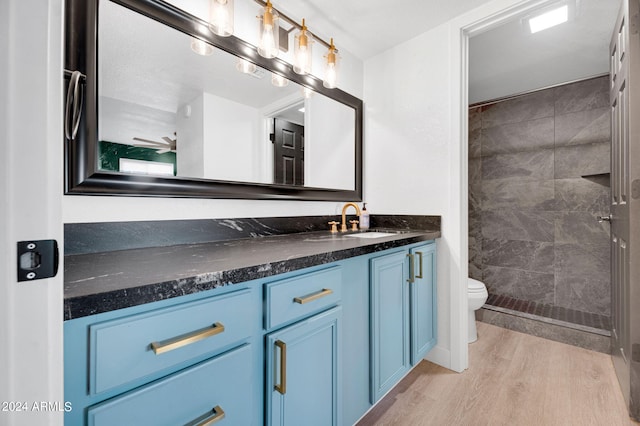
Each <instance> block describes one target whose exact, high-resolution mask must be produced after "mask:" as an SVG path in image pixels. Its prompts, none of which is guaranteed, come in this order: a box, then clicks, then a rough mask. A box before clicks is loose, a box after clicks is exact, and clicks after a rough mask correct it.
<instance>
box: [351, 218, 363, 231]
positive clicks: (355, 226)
mask: <svg viewBox="0 0 640 426" xmlns="http://www.w3.org/2000/svg"><path fill="white" fill-rule="evenodd" d="M349 223H350V224H351V230H352V231H357V230H358V224H359V223H360V222H358V221H357V220H350V221H349Z"/></svg>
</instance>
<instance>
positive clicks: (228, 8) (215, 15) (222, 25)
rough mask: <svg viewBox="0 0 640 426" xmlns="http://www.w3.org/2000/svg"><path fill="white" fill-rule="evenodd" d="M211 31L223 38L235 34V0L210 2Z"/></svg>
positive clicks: (214, 0) (211, 0) (213, 0)
mask: <svg viewBox="0 0 640 426" xmlns="http://www.w3.org/2000/svg"><path fill="white" fill-rule="evenodd" d="M209 29H210V30H211V32H212V33H214V34H217V35H219V36H222V37H228V36H230V35H232V34H233V0H209Z"/></svg>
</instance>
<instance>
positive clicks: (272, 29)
mask: <svg viewBox="0 0 640 426" xmlns="http://www.w3.org/2000/svg"><path fill="white" fill-rule="evenodd" d="M258 19H260V41H259V43H258V53H259V54H260V56H262V57H264V58H275V57H276V56H278V53H279V51H280V26H279V16H278V13H277V12H276V11H275V10H274V9H273V6H272V5H271V1H269V0H267V4H266V5H265V7H264V9H263V11H262V14H261V15H260V16H258Z"/></svg>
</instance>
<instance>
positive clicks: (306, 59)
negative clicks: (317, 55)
mask: <svg viewBox="0 0 640 426" xmlns="http://www.w3.org/2000/svg"><path fill="white" fill-rule="evenodd" d="M312 44H313V36H312V35H311V33H310V32H309V31H307V26H306V25H305V22H304V19H302V26H301V27H300V31H299V32H298V34H296V38H295V43H294V46H293V71H294V72H295V73H297V74H301V75H305V74H309V73H310V72H311V46H312Z"/></svg>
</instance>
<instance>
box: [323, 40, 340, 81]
mask: <svg viewBox="0 0 640 426" xmlns="http://www.w3.org/2000/svg"><path fill="white" fill-rule="evenodd" d="M336 52H337V50H336V47H335V46H334V44H333V39H331V45H330V46H329V50H328V51H327V55H326V56H325V58H326V59H327V61H326V63H325V67H324V80H323V81H322V85H323V86H324V87H326V88H327V89H335V88H336V85H337V83H338V61H339V59H340V57H339V56H338V55H337V53H336Z"/></svg>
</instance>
